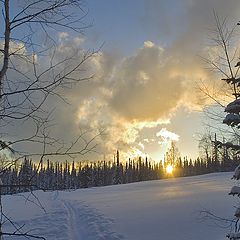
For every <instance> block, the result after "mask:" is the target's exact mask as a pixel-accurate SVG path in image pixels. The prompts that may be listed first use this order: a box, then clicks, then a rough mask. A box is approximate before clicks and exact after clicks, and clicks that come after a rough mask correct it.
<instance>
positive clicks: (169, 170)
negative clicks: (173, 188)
mask: <svg viewBox="0 0 240 240" xmlns="http://www.w3.org/2000/svg"><path fill="white" fill-rule="evenodd" d="M166 172H167V173H168V174H172V172H173V166H172V165H167V167H166Z"/></svg>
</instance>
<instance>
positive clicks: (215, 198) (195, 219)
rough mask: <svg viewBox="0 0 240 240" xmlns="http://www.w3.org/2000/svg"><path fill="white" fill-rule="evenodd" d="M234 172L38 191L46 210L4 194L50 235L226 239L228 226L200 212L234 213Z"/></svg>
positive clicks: (15, 212)
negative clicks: (208, 218)
mask: <svg viewBox="0 0 240 240" xmlns="http://www.w3.org/2000/svg"><path fill="white" fill-rule="evenodd" d="M231 176H232V173H218V174H208V175H202V176H196V177H187V178H176V179H167V180H159V181H148V182H140V183H133V184H127V185H118V186H108V187H100V188H90V189H81V190H76V191H72V192H45V193H44V192H42V191H37V192H35V194H36V195H37V196H38V197H39V199H40V200H41V203H42V205H43V206H44V208H45V210H46V213H44V211H43V210H42V209H41V208H39V207H37V206H36V205H34V204H33V203H29V202H28V203H26V202H25V200H24V199H23V198H22V197H21V196H14V197H13V196H4V201H3V202H4V207H5V210H6V212H7V214H8V216H14V219H17V222H18V224H23V223H25V224H26V227H25V229H32V230H33V231H32V233H41V235H42V236H45V237H46V238H47V239H50V240H52V239H58V240H120V239H126V240H161V239H163V240H203V239H211V240H215V239H216V240H221V239H226V238H225V236H226V234H227V233H228V230H227V229H223V228H221V227H219V226H218V225H216V223H214V222H213V221H212V220H211V221H202V218H200V217H199V211H201V210H206V209H207V210H211V211H213V212H214V213H216V214H217V215H220V216H223V217H230V218H231V217H232V216H233V213H234V212H235V209H234V205H235V206H236V199H237V197H232V196H228V192H229V191H230V189H231V186H233V184H234V181H232V180H230V178H231ZM25 196H28V195H27V194H25ZM5 228H9V226H5ZM6 239H8V238H6ZM19 239H20V238H19Z"/></svg>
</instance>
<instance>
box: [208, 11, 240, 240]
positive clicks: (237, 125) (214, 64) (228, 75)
mask: <svg viewBox="0 0 240 240" xmlns="http://www.w3.org/2000/svg"><path fill="white" fill-rule="evenodd" d="M215 20H216V31H214V34H215V36H214V38H212V40H213V43H214V47H215V50H216V52H217V54H216V56H214V57H211V58H208V59H205V60H206V62H207V63H208V64H209V65H210V66H211V68H212V70H214V71H216V72H217V73H218V74H219V75H221V78H222V79H221V80H222V81H223V82H222V83H224V85H223V87H224V90H225V92H224V95H225V99H226V100H227V104H226V106H225V108H224V112H225V113H226V114H225V116H224V119H223V124H225V125H227V126H229V128H230V130H231V131H232V134H231V139H229V140H227V141H225V140H224V141H218V140H217V139H215V141H214V144H215V147H218V148H223V149H224V151H225V152H226V151H228V150H232V151H234V152H235V156H236V157H235V158H236V159H237V158H238V157H237V156H238V154H239V153H240V145H239V136H240V135H239V129H240V71H239V70H240V61H239V57H240V56H239V54H240V52H239V49H238V48H237V46H238V45H239V39H238V41H234V38H233V37H234V31H235V29H236V26H234V27H233V28H229V25H228V24H227V22H226V20H223V21H222V20H220V18H219V17H218V16H217V15H216V14H215ZM238 25H239V24H238ZM216 98H217V97H216V96H212V99H214V100H215V101H216V102H218V103H219V101H218V100H217V99H216ZM221 105H223V104H221ZM225 135H228V134H227V133H226V132H225ZM228 136H229V135H228ZM233 179H235V180H239V179H240V165H239V166H238V167H237V168H236V169H235V172H234V175H233ZM229 194H230V195H237V196H238V197H239V196H240V187H238V186H233V187H232V189H231V190H230V193H229ZM234 218H235V219H234V220H233V221H232V223H233V228H231V231H230V232H229V233H228V234H227V238H229V239H231V240H235V239H240V224H239V219H240V206H239V208H237V209H236V211H235V214H234Z"/></svg>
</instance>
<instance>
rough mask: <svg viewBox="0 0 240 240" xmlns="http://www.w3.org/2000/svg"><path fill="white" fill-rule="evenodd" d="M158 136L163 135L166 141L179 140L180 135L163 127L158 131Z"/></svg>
mask: <svg viewBox="0 0 240 240" xmlns="http://www.w3.org/2000/svg"><path fill="white" fill-rule="evenodd" d="M156 136H157V137H161V138H162V139H163V140H164V141H166V140H167V141H169V140H170V141H179V135H177V134H176V133H173V132H170V131H168V130H167V129H166V128H162V129H161V130H160V131H159V132H157V133H156Z"/></svg>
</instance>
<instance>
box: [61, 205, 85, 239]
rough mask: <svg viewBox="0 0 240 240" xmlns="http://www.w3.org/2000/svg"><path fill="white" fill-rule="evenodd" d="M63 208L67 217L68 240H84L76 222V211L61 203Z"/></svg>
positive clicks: (82, 232) (79, 224)
mask: <svg viewBox="0 0 240 240" xmlns="http://www.w3.org/2000/svg"><path fill="white" fill-rule="evenodd" d="M62 202H63V206H64V208H65V209H66V211H67V216H68V219H67V220H68V237H69V240H84V239H85V238H84V237H83V235H84V231H83V228H82V227H81V223H80V222H79V221H78V214H77V211H76V209H74V207H73V206H72V205H71V204H70V203H69V202H66V201H62Z"/></svg>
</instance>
